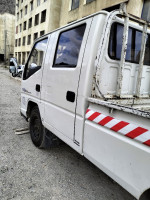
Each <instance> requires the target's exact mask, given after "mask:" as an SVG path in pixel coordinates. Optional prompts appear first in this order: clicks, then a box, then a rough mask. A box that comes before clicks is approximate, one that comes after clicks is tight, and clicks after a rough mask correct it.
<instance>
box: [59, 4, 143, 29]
mask: <svg viewBox="0 0 150 200" xmlns="http://www.w3.org/2000/svg"><path fill="white" fill-rule="evenodd" d="M125 2H126V3H127V12H129V13H130V14H133V15H135V16H137V17H141V13H142V9H143V3H144V0H105V1H101V0H65V1H62V6H61V14H60V26H63V25H65V24H67V23H70V22H72V21H75V20H78V19H81V18H83V17H85V16H87V15H90V14H93V13H95V12H98V11H100V10H102V9H106V10H108V11H111V10H113V9H117V8H119V7H120V4H121V3H125Z"/></svg>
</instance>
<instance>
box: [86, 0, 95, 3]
mask: <svg viewBox="0 0 150 200" xmlns="http://www.w3.org/2000/svg"><path fill="white" fill-rule="evenodd" d="M92 1H95V0H86V3H90V2H92Z"/></svg>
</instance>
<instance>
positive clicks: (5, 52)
mask: <svg viewBox="0 0 150 200" xmlns="http://www.w3.org/2000/svg"><path fill="white" fill-rule="evenodd" d="M6 41H7V30H5V31H4V59H5V65H6V57H7V55H6V54H7V51H6V50H7V49H6Z"/></svg>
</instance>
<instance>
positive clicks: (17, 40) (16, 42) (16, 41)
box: [15, 39, 18, 47]
mask: <svg viewBox="0 0 150 200" xmlns="http://www.w3.org/2000/svg"><path fill="white" fill-rule="evenodd" d="M17 42H18V40H17V39H16V40H15V47H17Z"/></svg>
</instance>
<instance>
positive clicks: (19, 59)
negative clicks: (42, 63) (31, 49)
mask: <svg viewBox="0 0 150 200" xmlns="http://www.w3.org/2000/svg"><path fill="white" fill-rule="evenodd" d="M18 63H19V64H21V53H18Z"/></svg>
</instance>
